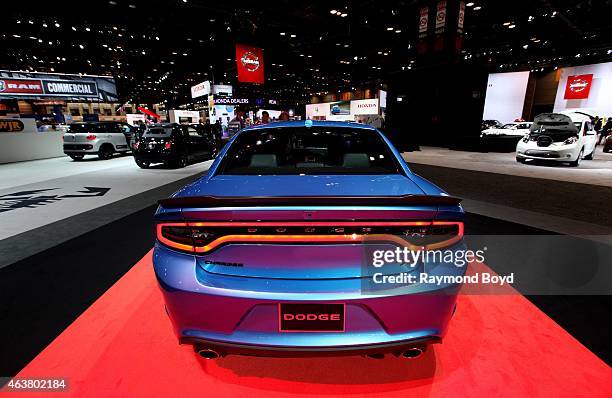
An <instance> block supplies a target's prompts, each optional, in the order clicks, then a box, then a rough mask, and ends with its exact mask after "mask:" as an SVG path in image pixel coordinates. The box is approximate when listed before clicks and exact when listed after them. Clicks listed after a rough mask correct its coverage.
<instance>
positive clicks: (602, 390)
mask: <svg viewBox="0 0 612 398" xmlns="http://www.w3.org/2000/svg"><path fill="white" fill-rule="evenodd" d="M506 292H507V293H508V294H504V295H486V296H467V295H460V296H459V301H458V308H457V312H456V314H455V319H454V320H453V322H452V323H451V325H450V328H449V332H448V335H447V336H446V339H445V341H444V343H443V344H441V345H436V346H434V347H433V349H430V350H428V351H427V352H426V353H425V354H424V355H423V356H422V357H420V358H418V359H414V360H408V359H399V358H395V357H392V356H387V357H386V358H385V359H382V360H376V359H366V358H361V357H338V358H307V359H303V358H297V359H277V358H252V357H238V356H228V357H225V358H221V359H219V360H216V361H207V360H204V359H201V358H199V357H198V356H197V355H196V354H195V353H194V352H193V350H192V349H191V347H189V346H179V345H178V344H177V341H176V338H175V336H174V335H173V333H172V330H171V326H170V321H169V319H168V318H167V317H166V315H165V313H164V310H163V304H162V297H161V293H160V292H159V290H158V288H157V286H156V281H155V277H154V274H153V269H152V266H151V253H149V254H147V255H146V256H145V257H144V258H143V259H142V260H141V261H139V262H138V263H137V264H136V265H135V266H134V267H133V268H132V269H131V270H130V271H129V272H128V273H127V274H126V275H125V276H124V277H123V278H122V279H121V280H119V281H118V282H117V283H116V284H115V285H114V286H113V287H111V288H110V289H109V290H108V291H107V292H106V293H105V294H104V295H103V296H102V297H100V299H98V300H97V301H96V302H95V303H94V304H93V305H92V306H91V307H90V308H89V309H88V310H87V311H85V312H84V313H83V314H82V315H81V316H80V317H79V318H78V319H77V320H76V321H75V322H74V323H73V324H72V325H70V326H69V327H68V328H67V329H66V330H65V331H64V332H63V333H62V334H61V335H60V336H59V337H58V338H57V339H55V341H53V342H52V343H51V344H50V345H49V346H48V347H47V348H46V349H45V350H44V351H43V352H41V353H40V354H39V355H38V356H37V357H36V358H35V359H34V360H33V361H32V362H31V363H30V364H29V365H27V366H26V367H25V368H24V369H23V370H22V371H21V372H20V373H19V375H18V376H20V377H25V376H30V377H35V376H38V377H40V376H41V375H44V376H46V377H53V376H55V377H65V378H68V380H69V390H68V391H67V392H57V393H45V394H41V393H26V392H19V393H14V394H3V395H2V396H3V397H4V396H7V397H12V396H14V397H28V396H44V397H53V396H57V397H113V398H118V397H196V396H221V397H235V396H249V397H251V398H253V397H255V396H262V397H273V396H274V397H276V396H279V397H286V396H296V395H307V396H342V395H351V396H361V395H374V396H381V397H406V396H410V397H414V396H429V397H435V396H445V397H448V396H457V395H458V394H459V395H461V396H468V397H479V398H480V397H490V396H506V397H520V396H529V397H575V396H585V397H610V396H612V383H611V381H612V369H610V367H609V366H607V365H606V364H605V363H604V362H603V361H601V360H600V359H599V358H597V357H596V356H595V355H594V354H593V353H591V352H590V351H589V350H587V349H586V348H585V347H584V346H582V345H581V344H580V343H579V342H578V341H577V340H575V339H574V338H573V337H572V336H571V335H570V334H569V333H567V332H566V331H565V330H563V329H562V328H561V327H560V326H559V325H557V324H556V323H555V322H554V321H552V320H551V319H550V318H548V317H547V316H546V315H545V314H544V313H542V312H541V311H540V310H538V309H537V308H536V307H535V306H534V305H533V304H531V303H530V302H529V301H528V300H527V299H525V298H524V297H523V296H521V295H519V294H518V293H516V292H512V291H506ZM68 353H69V354H70V355H68Z"/></svg>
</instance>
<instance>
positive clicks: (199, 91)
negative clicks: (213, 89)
mask: <svg viewBox="0 0 612 398" xmlns="http://www.w3.org/2000/svg"><path fill="white" fill-rule="evenodd" d="M208 94H210V82H209V81H208V80H206V81H205V82H202V83H199V84H196V85H195V86H191V98H199V97H202V96H204V95H208Z"/></svg>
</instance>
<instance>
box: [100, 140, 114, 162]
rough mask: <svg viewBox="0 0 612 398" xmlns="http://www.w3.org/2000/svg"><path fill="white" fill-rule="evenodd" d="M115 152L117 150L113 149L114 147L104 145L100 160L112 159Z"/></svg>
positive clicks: (101, 148) (101, 149)
mask: <svg viewBox="0 0 612 398" xmlns="http://www.w3.org/2000/svg"><path fill="white" fill-rule="evenodd" d="M114 152H115V150H114V149H113V146H112V145H110V144H104V145H102V146H101V147H100V150H99V151H98V158H100V159H101V160H106V159H110V158H112V157H113V153H114Z"/></svg>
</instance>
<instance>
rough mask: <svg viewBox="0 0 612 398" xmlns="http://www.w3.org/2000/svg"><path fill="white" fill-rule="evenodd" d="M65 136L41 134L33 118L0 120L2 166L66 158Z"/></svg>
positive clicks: (59, 133)
mask: <svg viewBox="0 0 612 398" xmlns="http://www.w3.org/2000/svg"><path fill="white" fill-rule="evenodd" d="M63 134H64V133H63V132H62V131H51V130H50V131H45V132H39V131H38V130H37V129H36V120H35V119H33V118H23V119H21V118H0V164H2V163H13V162H23V161H26V160H37V159H47V158H55V157H60V156H64V149H63V140H62V136H63Z"/></svg>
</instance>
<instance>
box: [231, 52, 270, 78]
mask: <svg viewBox="0 0 612 398" xmlns="http://www.w3.org/2000/svg"><path fill="white" fill-rule="evenodd" d="M236 69H237V70H238V81H239V82H242V83H257V84H263V82H264V59H263V50H262V49H261V48H258V47H251V46H247V45H244V44H236Z"/></svg>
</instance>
